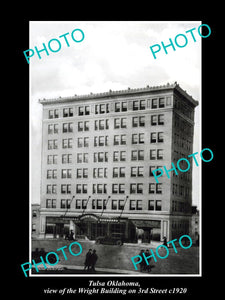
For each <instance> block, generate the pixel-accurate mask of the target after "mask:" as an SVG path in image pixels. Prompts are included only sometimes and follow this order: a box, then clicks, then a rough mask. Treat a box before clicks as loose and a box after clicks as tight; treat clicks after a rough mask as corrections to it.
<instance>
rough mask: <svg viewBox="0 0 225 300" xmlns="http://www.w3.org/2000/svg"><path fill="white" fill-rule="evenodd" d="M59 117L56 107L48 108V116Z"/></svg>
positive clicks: (51, 117) (50, 117)
mask: <svg viewBox="0 0 225 300" xmlns="http://www.w3.org/2000/svg"><path fill="white" fill-rule="evenodd" d="M58 117H59V110H58V109H50V110H49V111H48V118H49V119H54V118H58Z"/></svg>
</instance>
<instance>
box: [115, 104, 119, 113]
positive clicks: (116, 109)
mask: <svg viewBox="0 0 225 300" xmlns="http://www.w3.org/2000/svg"><path fill="white" fill-rule="evenodd" d="M115 112H120V102H116V103H115Z"/></svg>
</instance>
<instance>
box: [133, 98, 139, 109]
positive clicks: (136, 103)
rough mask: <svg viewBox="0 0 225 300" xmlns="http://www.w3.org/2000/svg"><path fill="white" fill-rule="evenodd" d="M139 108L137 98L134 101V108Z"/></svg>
mask: <svg viewBox="0 0 225 300" xmlns="http://www.w3.org/2000/svg"><path fill="white" fill-rule="evenodd" d="M138 108H139V104H138V101H137V100H135V101H133V110H138Z"/></svg>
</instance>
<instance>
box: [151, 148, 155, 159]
mask: <svg viewBox="0 0 225 300" xmlns="http://www.w3.org/2000/svg"><path fill="white" fill-rule="evenodd" d="M155 159H156V150H155V149H151V150H150V160H155Z"/></svg>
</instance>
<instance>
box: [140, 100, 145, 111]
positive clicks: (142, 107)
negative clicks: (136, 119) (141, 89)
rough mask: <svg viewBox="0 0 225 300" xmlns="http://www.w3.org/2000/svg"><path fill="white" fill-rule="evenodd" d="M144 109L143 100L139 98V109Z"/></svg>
mask: <svg viewBox="0 0 225 300" xmlns="http://www.w3.org/2000/svg"><path fill="white" fill-rule="evenodd" d="M144 109H145V100H140V110H144Z"/></svg>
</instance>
